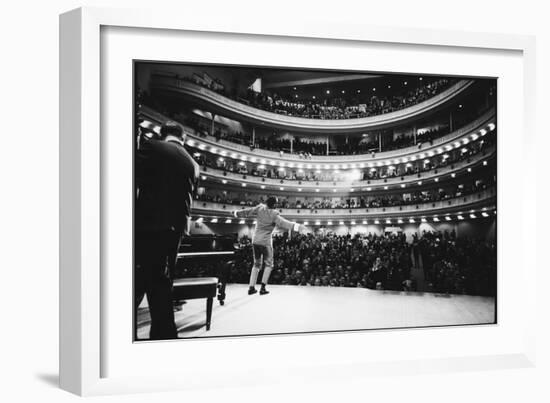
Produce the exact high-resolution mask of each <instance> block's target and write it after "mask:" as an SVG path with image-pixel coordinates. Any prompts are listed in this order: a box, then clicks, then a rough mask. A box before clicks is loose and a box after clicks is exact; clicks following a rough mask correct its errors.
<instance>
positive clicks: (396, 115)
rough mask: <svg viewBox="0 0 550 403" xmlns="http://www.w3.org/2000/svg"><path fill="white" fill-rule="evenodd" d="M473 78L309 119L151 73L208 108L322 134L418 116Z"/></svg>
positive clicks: (159, 84)
mask: <svg viewBox="0 0 550 403" xmlns="http://www.w3.org/2000/svg"><path fill="white" fill-rule="evenodd" d="M473 83H474V81H472V80H460V81H458V82H457V83H455V84H453V85H451V86H450V87H449V88H447V89H446V90H444V91H442V92H441V93H439V94H437V95H434V96H433V97H431V98H430V99H427V100H426V101H423V102H420V103H418V104H415V105H412V106H410V107H407V108H404V109H401V110H398V111H394V112H389V113H385V114H381V115H375V116H369V117H366V118H354V119H335V120H332V119H326V120H319V119H308V118H301V117H295V116H286V115H280V114H277V113H273V112H268V111H264V110H261V109H258V108H254V107H251V106H248V105H245V104H243V103H241V102H238V101H235V100H233V99H230V98H227V97H225V96H223V95H221V94H218V93H217V92H215V91H212V90H209V89H207V88H204V87H202V86H200V85H197V84H194V83H192V82H189V81H187V80H183V79H180V78H177V77H171V76H161V75H158V76H154V77H153V80H152V84H151V85H152V87H153V88H156V89H159V90H164V91H170V92H176V93H179V94H182V95H186V96H188V97H192V98H195V99H198V100H200V101H202V102H203V103H205V104H207V105H208V106H209V108H211V109H215V110H216V111H221V112H220V113H224V114H228V115H230V116H232V117H236V118H238V119H241V120H246V121H249V122H254V123H258V124H262V125H265V126H268V127H277V128H283V129H286V130H291V131H292V130H294V131H306V132H314V133H320V134H321V133H322V134H335V133H351V132H360V131H365V130H372V129H380V128H383V127H388V126H392V125H396V124H402V123H405V122H407V121H410V120H411V119H414V118H417V117H419V116H421V115H422V114H425V113H426V112H432V111H433V110H434V109H435V108H438V107H440V106H442V105H444V104H446V103H447V102H448V101H450V100H451V99H453V98H454V97H455V96H457V95H459V94H461V93H463V92H464V91H465V90H466V89H468V88H470V87H471V86H472V85H473Z"/></svg>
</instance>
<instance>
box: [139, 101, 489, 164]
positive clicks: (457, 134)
mask: <svg viewBox="0 0 550 403" xmlns="http://www.w3.org/2000/svg"><path fill="white" fill-rule="evenodd" d="M140 115H141V116H142V117H143V118H145V119H148V120H150V121H152V122H154V123H153V124H154V125H161V124H162V123H164V122H165V121H167V120H171V119H169V118H168V117H166V116H164V115H162V114H160V113H158V112H156V111H154V110H152V109H151V108H148V107H142V109H141V110H140ZM489 124H493V125H494V124H496V120H495V109H494V108H493V109H490V110H488V111H487V112H485V113H484V114H483V115H482V116H480V117H479V118H477V119H475V120H474V121H473V122H471V123H469V124H467V125H465V126H463V127H461V128H459V129H457V130H455V131H453V132H452V133H449V134H447V135H445V136H441V137H439V138H436V139H434V140H433V142H432V144H431V145H430V144H423V145H422V147H421V148H420V149H419V148H418V145H414V146H410V147H405V148H401V149H398V150H392V151H383V152H379V153H376V154H375V155H374V157H373V156H372V155H371V154H358V155H338V156H332V155H331V156H320V155H314V156H312V158H311V159H307V160H305V159H303V158H300V157H299V155H297V154H288V153H283V155H282V156H281V154H280V153H278V152H275V151H269V150H263V149H259V148H256V149H252V150H251V149H250V147H249V146H245V145H241V144H237V143H233V142H230V141H227V140H216V138H215V137H213V136H209V135H206V136H202V135H199V134H197V133H196V132H195V131H194V130H193V129H191V128H185V132H186V134H187V137H188V142H189V143H190V144H191V142H192V144H193V146H194V147H196V146H200V145H202V147H203V149H205V150H207V151H209V150H216V153H220V152H222V151H224V152H225V153H226V155H235V157H234V158H236V159H245V160H247V161H254V160H257V161H259V160H261V159H265V160H266V161H273V164H272V165H281V164H286V165H288V164H304V165H309V164H311V165H313V166H315V165H316V164H326V163H356V164H359V163H365V164H366V163H373V164H378V163H385V162H387V161H389V160H392V159H396V158H408V159H411V158H417V159H418V158H424V157H423V156H422V155H423V154H428V153H430V152H432V153H434V152H436V151H437V149H438V148H441V147H445V146H447V145H449V144H451V143H454V142H456V141H457V140H460V139H462V138H464V137H465V136H468V135H469V134H472V133H474V132H476V131H479V130H481V129H483V128H484V127H486V126H487V125H489ZM263 163H265V162H263Z"/></svg>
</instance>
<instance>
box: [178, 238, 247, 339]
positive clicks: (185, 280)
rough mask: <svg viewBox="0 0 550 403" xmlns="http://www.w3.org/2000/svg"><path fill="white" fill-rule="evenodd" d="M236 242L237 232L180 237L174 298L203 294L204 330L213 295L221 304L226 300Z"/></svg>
mask: <svg viewBox="0 0 550 403" xmlns="http://www.w3.org/2000/svg"><path fill="white" fill-rule="evenodd" d="M237 245H238V243H237V235H236V234H235V235H192V236H190V237H185V238H183V239H182V242H181V244H180V248H179V251H178V256H177V257H178V258H177V262H176V267H175V270H174V284H173V299H174V302H175V303H176V304H178V303H181V302H182V301H185V300H188V299H196V298H206V330H210V324H211V318H212V304H213V300H214V297H217V299H218V301H219V303H220V305H224V303H225V296H226V295H225V286H226V284H227V281H228V280H229V274H230V270H231V267H232V266H233V264H234V260H233V259H234V255H235V251H236V249H237ZM190 269H191V273H189V271H190Z"/></svg>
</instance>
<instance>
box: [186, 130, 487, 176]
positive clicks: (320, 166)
mask: <svg viewBox="0 0 550 403" xmlns="http://www.w3.org/2000/svg"><path fill="white" fill-rule="evenodd" d="M495 128H496V126H495V124H494V123H489V124H488V125H487V126H486V127H485V128H483V129H480V130H478V131H476V132H474V133H471V134H469V135H466V136H464V137H463V138H462V139H460V140H455V141H454V142H453V143H451V144H447V145H445V146H441V147H439V148H437V149H435V150H430V151H427V152H422V153H419V154H417V155H412V156H410V157H402V158H395V159H389V160H386V161H378V162H376V163H374V162H359V163H349V164H348V163H342V164H333V163H331V164H327V163H323V164H320V163H316V164H313V163H295V162H285V161H279V162H277V161H275V160H273V159H266V158H260V157H253V156H252V157H249V156H248V155H245V154H238V153H236V152H230V151H227V150H223V149H218V147H215V146H209V145H207V144H204V143H200V142H198V141H197V140H194V139H188V140H187V145H189V146H191V147H197V148H198V149H199V150H202V151H209V152H211V153H213V154H219V155H221V156H222V157H230V158H232V159H240V160H241V161H242V162H246V161H250V162H251V163H259V164H261V165H272V166H279V167H281V168H285V167H288V168H298V169H303V168H307V169H333V170H334V169H344V170H345V169H356V168H365V167H366V168H374V167H383V166H391V165H394V164H400V163H404V164H406V163H409V162H414V161H417V160H419V161H420V160H424V159H426V158H429V157H433V156H435V155H439V154H443V153H445V152H448V151H451V150H453V149H455V148H460V147H463V146H464V145H466V144H468V143H469V142H470V141H475V140H477V139H478V138H479V137H483V136H485V135H486V134H487V133H489V132H491V131H493V130H494V129H495Z"/></svg>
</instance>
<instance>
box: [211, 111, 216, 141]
mask: <svg viewBox="0 0 550 403" xmlns="http://www.w3.org/2000/svg"><path fill="white" fill-rule="evenodd" d="M214 119H216V114H215V113H212V121H211V123H210V135H211V136H213V135H214Z"/></svg>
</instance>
